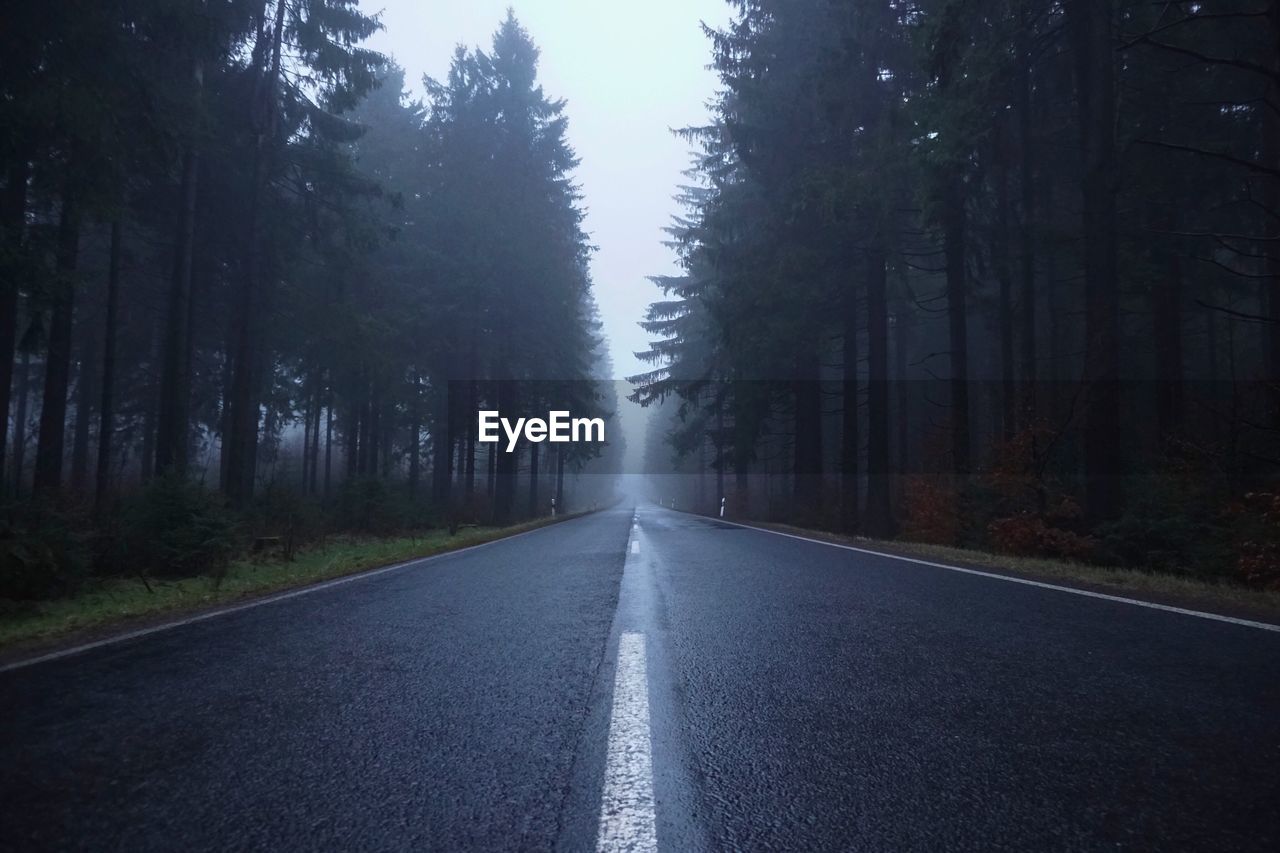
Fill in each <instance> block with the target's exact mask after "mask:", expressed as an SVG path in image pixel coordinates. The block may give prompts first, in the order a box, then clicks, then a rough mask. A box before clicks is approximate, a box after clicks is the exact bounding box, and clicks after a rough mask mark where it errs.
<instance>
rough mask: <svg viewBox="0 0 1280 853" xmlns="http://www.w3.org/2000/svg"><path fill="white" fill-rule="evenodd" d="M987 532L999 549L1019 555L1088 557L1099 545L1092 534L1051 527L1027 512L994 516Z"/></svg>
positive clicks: (1078, 558)
mask: <svg viewBox="0 0 1280 853" xmlns="http://www.w3.org/2000/svg"><path fill="white" fill-rule="evenodd" d="M987 535H988V536H989V537H990V538H991V543H992V544H993V545H994V546H995V547H996V548H997V549H998V550H1000V551H1002V552H1004V553H1006V554H1013V555H1015V556H1018V557H1055V558H1058V559H1064V560H1089V559H1092V558H1093V557H1094V555H1095V552H1096V551H1097V547H1098V542H1097V540H1096V539H1094V538H1093V537H1092V536H1082V535H1080V534H1079V533H1074V532H1072V531H1070V530H1063V529H1062V528H1059V527H1053V526H1051V525H1050V524H1049V523H1048V522H1046V520H1045V519H1044V518H1042V517H1040V516H1038V515H1034V514H1032V513H1029V512H1026V513H1020V514H1018V515H1015V516H1012V517H1010V518H999V519H996V520H995V521H993V522H991V523H990V524H989V525H987Z"/></svg>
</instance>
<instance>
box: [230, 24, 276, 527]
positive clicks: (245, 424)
mask: <svg viewBox="0 0 1280 853" xmlns="http://www.w3.org/2000/svg"><path fill="white" fill-rule="evenodd" d="M284 14H285V0H276V10H275V25H274V27H273V29H272V31H271V33H270V36H269V37H270V39H271V50H270V57H269V59H268V61H267V67H266V68H263V69H262V72H261V74H260V76H259V79H258V86H257V90H256V91H255V92H254V103H253V104H252V105H251V106H250V109H251V112H252V115H251V124H252V126H253V129H254V151H253V170H252V178H251V183H250V186H249V204H248V212H247V217H246V219H247V228H246V230H245V263H244V270H243V275H242V276H241V284H240V288H239V293H238V294H237V299H236V305H235V309H234V310H235V312H236V350H235V352H236V355H235V374H234V376H233V379H232V394H231V403H232V406H231V408H232V417H231V436H230V442H229V446H228V448H227V453H228V457H229V458H228V462H227V479H228V482H227V497H228V498H229V499H230V500H231V503H232V505H233V506H238V507H240V506H244V505H246V504H247V503H248V502H249V501H250V500H252V498H253V481H254V474H255V468H256V462H257V445H258V420H259V411H258V409H259V403H258V394H257V391H258V381H257V380H259V379H260V378H261V373H260V371H259V364H258V360H259V358H260V353H259V349H260V346H259V340H258V337H259V333H258V328H257V323H256V322H255V318H256V316H257V315H258V314H259V313H260V309H261V307H262V305H261V303H262V299H261V296H260V294H259V292H258V291H259V289H260V287H261V282H260V281H259V277H260V275H261V270H260V266H261V259H260V258H259V253H260V248H261V247H260V246H259V245H258V242H259V233H258V232H259V231H260V229H261V219H262V208H263V207H264V206H265V204H264V202H265V198H264V197H265V195H266V192H267V177H268V174H269V172H270V168H269V165H270V160H271V150H272V147H273V146H274V144H275V131H276V95H277V92H276V86H277V81H278V79H279V77H280V52H281V41H282V38H283V35H284ZM265 37H266V34H264V33H263V32H261V31H260V32H259V40H258V43H257V44H256V45H255V47H254V52H255V54H257V55H261V53H260V52H261V51H262V48H263V39H264V38H265ZM255 58H256V57H255Z"/></svg>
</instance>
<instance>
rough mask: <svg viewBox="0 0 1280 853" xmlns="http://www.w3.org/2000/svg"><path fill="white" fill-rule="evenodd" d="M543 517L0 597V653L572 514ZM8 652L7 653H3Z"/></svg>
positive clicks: (334, 542) (339, 542) (462, 544)
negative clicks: (41, 596) (188, 574)
mask: <svg viewBox="0 0 1280 853" xmlns="http://www.w3.org/2000/svg"><path fill="white" fill-rule="evenodd" d="M575 517H577V516H576V515H568V516H564V517H562V518H559V519H554V520H553V519H550V518H544V519H538V520H536V521H530V522H527V523H525V524H519V525H515V526H512V527H500V528H499V527H472V528H463V529H461V530H459V531H458V532H457V533H456V534H455V535H453V536H450V535H449V532H448V531H447V530H432V531H429V532H427V533H424V534H422V535H420V536H413V537H398V538H358V537H330V538H329V540H328V541H327V542H326V543H325V544H324V545H317V546H313V547H310V548H307V549H305V550H300V551H299V552H298V553H297V554H296V555H295V557H294V559H293V561H292V562H284V561H283V560H279V559H274V560H273V559H241V560H237V561H235V562H233V563H232V564H231V565H230V566H229V567H228V568H227V572H226V574H225V575H224V576H223V577H222V578H221V579H214V578H212V577H194V578H185V579H182V580H175V581H159V580H154V579H153V580H150V581H149V582H148V584H149V586H150V589H148V584H144V583H143V582H142V581H141V580H140V579H138V578H109V579H101V580H96V581H93V582H91V583H90V584H88V585H87V586H85V588H84V589H82V590H81V591H80V592H79V593H78V594H77V595H75V596H72V597H70V598H62V599H55V600H53V601H41V602H12V601H0V653H9V654H12V653H13V652H14V651H15V650H26V649H31V648H40V647H43V646H46V645H58V644H60V641H68V640H70V639H76V640H79V639H82V638H83V639H89V638H90V637H92V636H93V635H96V634H103V635H106V634H110V633H115V632H116V631H121V630H125V629H129V628H135V627H140V626H141V625H145V624H147V623H148V622H155V621H160V620H158V619H156V617H159V616H165V617H172V616H175V615H180V614H187V613H193V612H198V611H201V610H206V609H209V608H212V607H216V606H219V605H225V604H230V603H233V602H238V601H244V600H248V599H253V598H260V597H262V596H265V595H270V594H271V593H275V592H280V591H283V590H286V589H292V588H294V587H302V586H307V585H308V584H313V583H318V582H320V581H326V580H332V579H333V578H338V577H343V576H345V575H351V574H356V573H358V572H363V571H367V570H369V569H375V568H379V567H381V566H389V565H394V564H396V563H403V562H406V561H408V560H415V559H420V558H422V557H430V556H433V555H435V554H443V553H446V552H448V551H456V550H458V549H460V548H466V547H469V546H471V545H480V544H482V543H485V542H492V541H494V540H496V539H502V538H505V537H507V536H512V535H514V534H516V533H523V532H525V531H528V530H535V529H537V528H539V527H545V526H547V525H549V524H554V523H557V522H559V521H566V520H568V519H570V518H575ZM6 656H9V655H6Z"/></svg>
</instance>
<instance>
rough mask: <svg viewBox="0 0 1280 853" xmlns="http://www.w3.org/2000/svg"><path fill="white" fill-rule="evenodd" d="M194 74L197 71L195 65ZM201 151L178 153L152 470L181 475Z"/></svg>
mask: <svg viewBox="0 0 1280 853" xmlns="http://www.w3.org/2000/svg"><path fill="white" fill-rule="evenodd" d="M196 69H197V70H196V79H197V80H199V79H200V77H201V70H200V66H199V65H198V64H197V66H196ZM198 181H199V153H198V152H197V150H196V148H195V145H194V143H191V144H188V145H187V148H186V150H185V151H184V152H183V155H182V184H181V188H180V191H179V198H180V204H179V209H178V227H177V233H176V239H175V240H174V260H173V274H172V276H171V278H170V281H169V304H168V309H167V311H168V313H167V315H166V323H165V339H164V361H163V364H162V366H161V369H160V416H159V420H158V423H157V424H156V470H157V471H158V472H159V473H161V474H167V473H170V472H173V473H176V474H179V475H182V474H185V473H186V470H187V452H188V449H187V436H188V431H189V428H190V413H189V410H190V405H191V378H190V364H189V361H188V358H187V353H188V338H189V335H188V329H189V326H188V320H189V316H188V315H189V314H190V300H191V266H192V263H191V258H192V252H193V246H194V244H195V220H196V189H197V183H198Z"/></svg>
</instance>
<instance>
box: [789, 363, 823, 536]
mask: <svg viewBox="0 0 1280 853" xmlns="http://www.w3.org/2000/svg"><path fill="white" fill-rule="evenodd" d="M811 347H812V344H809V345H806V346H805V348H804V350H803V351H802V352H800V353H799V354H798V355H797V357H796V374H795V379H794V380H793V384H792V393H793V395H794V398H795V406H796V411H795V446H794V448H793V454H794V459H795V482H794V484H793V490H794V497H795V510H796V513H797V515H798V517H799V518H800V519H802V520H812V518H813V517H814V516H816V514H817V513H818V512H819V511H820V510H821V509H822V387H821V385H820V384H819V379H820V378H821V377H820V374H819V360H818V353H817V351H816V350H814V349H812V348H811Z"/></svg>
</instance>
